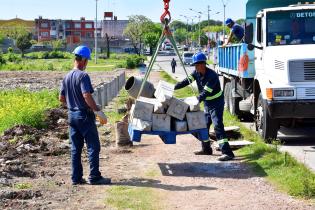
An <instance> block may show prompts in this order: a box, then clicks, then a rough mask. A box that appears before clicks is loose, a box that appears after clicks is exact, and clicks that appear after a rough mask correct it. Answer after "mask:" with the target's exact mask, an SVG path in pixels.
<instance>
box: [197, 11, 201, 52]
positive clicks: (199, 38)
mask: <svg viewBox="0 0 315 210" xmlns="http://www.w3.org/2000/svg"><path fill="white" fill-rule="evenodd" d="M198 18H199V32H198V35H199V37H198V43H199V47H200V46H201V43H200V32H201V31H200V18H201V15H199V17H198Z"/></svg>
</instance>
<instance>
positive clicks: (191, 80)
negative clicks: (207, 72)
mask: <svg viewBox="0 0 315 210" xmlns="http://www.w3.org/2000/svg"><path fill="white" fill-rule="evenodd" d="M188 79H189V81H190V83H192V82H193V81H195V78H194V77H193V76H192V75H189V76H188Z"/></svg>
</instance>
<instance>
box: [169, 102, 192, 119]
mask: <svg viewBox="0 0 315 210" xmlns="http://www.w3.org/2000/svg"><path fill="white" fill-rule="evenodd" d="M188 108H189V105H188V104H186V103H185V102H184V101H181V100H179V99H177V98H174V97H173V98H172V99H171V101H170V106H169V107H168V109H167V112H166V114H168V115H170V116H172V117H174V118H176V119H178V120H183V119H184V118H185V114H186V112H187V110H188Z"/></svg>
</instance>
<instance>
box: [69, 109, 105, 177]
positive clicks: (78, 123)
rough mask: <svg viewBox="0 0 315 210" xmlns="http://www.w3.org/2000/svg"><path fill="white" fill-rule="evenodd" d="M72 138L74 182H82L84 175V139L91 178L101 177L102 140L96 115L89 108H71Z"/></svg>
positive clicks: (70, 132) (70, 133)
mask: <svg viewBox="0 0 315 210" xmlns="http://www.w3.org/2000/svg"><path fill="white" fill-rule="evenodd" d="M68 115H69V125H70V131H69V135H70V140H71V143H72V144H71V161H72V177H71V178H72V182H80V181H81V179H82V176H83V168H82V163H81V153H82V149H83V146H84V141H85V143H86V146H87V151H88V157H89V163H90V176H89V180H90V181H94V180H97V179H99V178H100V177H101V173H100V171H99V153H100V149H101V147H100V140H99V137H98V132H97V127H96V124H95V115H94V113H93V112H92V111H89V110H75V111H71V110H69V114H68Z"/></svg>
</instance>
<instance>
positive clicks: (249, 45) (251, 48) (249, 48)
mask: <svg viewBox="0 0 315 210" xmlns="http://www.w3.org/2000/svg"><path fill="white" fill-rule="evenodd" d="M254 48H257V49H259V50H262V49H264V48H263V47H258V46H256V45H253V44H251V43H249V44H248V45H247V49H248V50H249V51H252V50H253V49H254Z"/></svg>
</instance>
